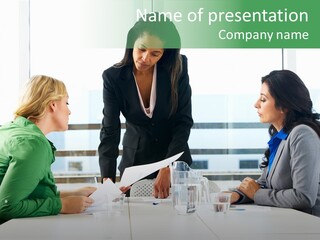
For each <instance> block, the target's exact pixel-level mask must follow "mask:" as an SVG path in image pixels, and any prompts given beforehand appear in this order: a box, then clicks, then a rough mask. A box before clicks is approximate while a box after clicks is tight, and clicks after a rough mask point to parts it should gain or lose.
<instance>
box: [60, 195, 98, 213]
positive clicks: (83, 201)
mask: <svg viewBox="0 0 320 240" xmlns="http://www.w3.org/2000/svg"><path fill="white" fill-rule="evenodd" d="M61 203H62V208H61V210H60V213H65V214H67V213H81V212H83V211H85V210H86V209H87V208H88V207H89V206H91V205H92V203H93V199H92V198H89V197H85V196H68V197H63V198H61Z"/></svg>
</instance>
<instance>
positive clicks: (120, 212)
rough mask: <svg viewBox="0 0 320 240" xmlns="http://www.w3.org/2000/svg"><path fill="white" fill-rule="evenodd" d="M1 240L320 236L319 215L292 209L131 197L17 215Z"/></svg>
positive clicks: (294, 239) (293, 239)
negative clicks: (113, 203) (219, 208)
mask: <svg viewBox="0 0 320 240" xmlns="http://www.w3.org/2000/svg"><path fill="white" fill-rule="evenodd" d="M0 239H1V240H17V239H24V240H29V239H30V240H31V239H32V240H38V239H39V240H46V239H52V240H53V239H54V240H56V239H63V240H65V239H66V240H73V239H79V240H82V239H86V240H89V239H92V240H99V239H104V240H105V239H106V240H127V239H128V240H129V239H130V240H131V239H133V240H163V239H166V240H171V239H172V240H180V239H181V240H189V239H190V240H191V239H192V240H206V239H210V240H229V239H230V240H231V239H237V240H239V239H241V240H242V239H243V240H251V239H252V240H260V239H261V240H264V239H266V240H274V239H276V240H298V239H299V240H304V239H308V240H310V239H311V240H312V239H314V240H319V239H320V218H318V217H315V216H311V215H309V214H305V213H302V212H299V211H296V210H292V209H283V208H271V207H263V206H255V205H237V206H236V208H235V209H232V210H230V211H229V212H228V213H227V214H223V213H214V212H213V211H212V210H211V209H210V207H209V206H201V207H199V209H198V210H197V212H196V213H193V214H191V215H186V216H182V215H178V214H177V213H176V212H175V211H174V209H173V208H172V205H171V202H169V201H163V202H160V203H159V204H157V205H153V204H152V202H151V201H143V199H141V198H128V199H127V201H126V202H125V203H124V204H123V205H122V206H121V207H119V206H118V207H117V208H116V209H113V210H112V211H111V212H101V213H95V214H75V215H57V216H48V217H36V218H25V219H13V220H10V221H9V222H7V223H4V224H3V225H1V226H0Z"/></svg>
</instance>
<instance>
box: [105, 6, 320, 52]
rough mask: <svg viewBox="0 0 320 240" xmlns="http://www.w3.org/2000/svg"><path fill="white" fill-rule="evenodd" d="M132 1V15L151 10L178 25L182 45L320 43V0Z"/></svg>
mask: <svg viewBox="0 0 320 240" xmlns="http://www.w3.org/2000/svg"><path fill="white" fill-rule="evenodd" d="M133 1H135V2H136V3H135V4H129V5H126V4H125V3H126V1H123V7H124V8H127V9H126V12H127V13H128V12H130V13H132V15H131V14H129V15H131V17H129V18H128V19H130V21H132V20H134V22H135V21H137V20H138V19H139V18H141V17H142V16H144V15H145V14H146V13H150V12H159V13H160V14H163V15H165V16H166V17H167V18H169V19H170V20H171V21H172V22H174V24H175V25H176V27H177V29H178V31H179V33H180V36H181V44H182V48H319V47H320V30H319V29H320V0H162V1H161V0H154V1H150V2H149V1H145V0H141V1H139V0H133ZM117 2H118V1H117ZM120 2H121V0H120ZM120 2H118V3H120ZM125 5H126V6H125ZM128 8H130V9H128ZM132 16H135V17H134V19H132ZM117 18H119V19H113V20H112V22H113V23H116V24H117V22H118V23H119V24H121V23H123V22H124V21H126V19H125V18H124V16H123V15H121V14H120V16H117ZM134 22H132V25H131V26H133V24H134ZM130 24H131V23H130ZM130 24H129V23H126V24H125V25H126V26H128V25H130ZM122 25H123V24H122ZM122 30H123V29H122ZM127 30H129V29H127ZM112 37H113V39H117V37H120V36H116V35H115V34H113V35H112ZM124 38H126V36H123V35H122V36H121V39H122V41H117V43H118V44H117V43H115V44H111V45H112V47H115V45H117V46H116V47H123V45H121V46H118V45H119V42H121V43H123V39H124ZM111 45H109V46H107V47H111Z"/></svg>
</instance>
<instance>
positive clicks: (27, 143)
mask: <svg viewBox="0 0 320 240" xmlns="http://www.w3.org/2000/svg"><path fill="white" fill-rule="evenodd" d="M70 113H71V112H70V110H69V107H68V92H67V89H66V87H65V84H64V83H63V82H62V81H59V80H57V79H54V78H52V77H48V76H43V75H38V76H34V77H32V78H31V79H30V81H29V83H28V85H27V89H26V92H25V95H24V96H23V99H22V102H21V105H20V106H19V107H18V109H17V110H16V112H15V119H14V121H12V122H10V123H8V124H5V125H3V126H2V127H1V128H0V223H3V222H5V221H7V220H10V219H12V218H21V217H36V216H45V215H55V214H58V213H80V212H83V211H84V210H85V209H86V208H87V207H88V206H90V205H91V204H92V203H93V199H91V198H89V197H88V196H89V195H90V194H91V193H93V192H94V191H95V190H96V188H94V187H84V188H81V189H77V190H74V191H69V192H59V191H57V187H56V184H55V181H54V177H53V174H52V171H51V164H52V163H53V162H54V161H55V156H54V153H55V150H56V148H55V147H54V145H53V143H52V142H50V141H49V140H48V139H47V138H46V135H47V134H48V133H50V132H54V131H66V130H67V129H68V120H69V115H70Z"/></svg>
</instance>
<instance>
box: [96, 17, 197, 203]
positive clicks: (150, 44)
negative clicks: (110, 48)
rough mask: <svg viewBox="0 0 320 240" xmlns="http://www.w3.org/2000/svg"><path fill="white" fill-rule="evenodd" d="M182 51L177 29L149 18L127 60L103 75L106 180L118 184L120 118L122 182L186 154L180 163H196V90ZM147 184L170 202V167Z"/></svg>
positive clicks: (130, 43)
mask: <svg viewBox="0 0 320 240" xmlns="http://www.w3.org/2000/svg"><path fill="white" fill-rule="evenodd" d="M155 18H156V21H155V20H154V19H155ZM152 19H153V20H152ZM180 47H181V42H180V36H179V33H178V31H177V29H176V27H175V26H174V24H173V23H172V22H171V21H169V20H168V19H166V18H165V17H163V15H162V16H161V15H160V14H158V13H150V14H149V15H147V16H146V18H145V19H140V20H139V21H137V22H136V23H135V25H134V26H133V27H132V28H131V29H130V31H129V32H128V35H127V43H126V50H125V53H124V57H123V59H122V60H121V61H120V62H119V63H117V64H115V65H113V66H112V67H110V68H108V69H107V70H105V71H104V72H103V75H102V76H103V102H104V108H103V114H104V118H103V121H102V129H101V133H100V140H101V142H100V145H99V149H98V150H99V164H100V170H101V176H102V177H103V178H111V179H112V180H113V181H115V178H116V166H117V158H118V156H119V143H120V132H121V124H120V118H119V116H120V113H122V115H123V116H124V118H125V120H126V132H125V134H124V136H123V141H122V145H123V154H122V159H121V162H120V164H119V170H120V176H122V174H123V171H124V169H125V168H127V167H130V166H136V165H141V164H148V163H154V162H157V161H159V160H162V159H164V158H167V157H171V156H173V155H175V154H177V153H179V152H182V151H184V153H183V155H182V156H181V157H180V159H179V160H180V161H185V162H186V163H188V164H189V165H190V164H191V163H192V159H191V155H190V150H189V147H188V139H189V135H190V129H191V127H192V125H193V119H192V115H191V88H190V85H189V76H188V68H187V58H186V57H185V56H184V55H181V54H180ZM147 178H156V180H155V184H154V196H155V197H158V198H166V197H168V196H169V188H170V170H169V168H168V167H166V168H162V169H160V170H159V171H158V172H156V173H154V174H151V175H149V176H148V177H147Z"/></svg>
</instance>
